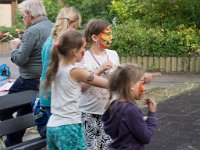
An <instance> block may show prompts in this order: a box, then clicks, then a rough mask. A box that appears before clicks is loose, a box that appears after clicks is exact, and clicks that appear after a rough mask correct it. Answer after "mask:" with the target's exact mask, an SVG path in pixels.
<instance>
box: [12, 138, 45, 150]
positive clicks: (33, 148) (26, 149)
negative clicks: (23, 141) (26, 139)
mask: <svg viewBox="0 0 200 150" xmlns="http://www.w3.org/2000/svg"><path fill="white" fill-rule="evenodd" d="M45 146H46V139H41V140H38V141H34V142H31V143H29V144H27V145H23V146H21V147H18V148H16V149H13V150H38V149H39V148H43V147H45Z"/></svg>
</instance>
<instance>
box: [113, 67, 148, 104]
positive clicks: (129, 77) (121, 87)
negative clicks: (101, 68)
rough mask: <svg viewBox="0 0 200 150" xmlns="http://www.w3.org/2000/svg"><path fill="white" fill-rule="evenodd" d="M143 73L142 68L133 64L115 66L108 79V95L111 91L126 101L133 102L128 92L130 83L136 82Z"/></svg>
mask: <svg viewBox="0 0 200 150" xmlns="http://www.w3.org/2000/svg"><path fill="white" fill-rule="evenodd" d="M143 75H144V70H143V69H142V68H141V67H140V66H138V65H135V64H124V65H120V66H118V67H117V69H116V70H115V71H114V72H113V73H112V75H111V78H110V79H109V91H110V97H112V95H113V93H115V94H117V95H119V97H118V98H122V97H123V100H125V101H126V102H131V103H135V101H134V99H133V97H132V96H131V94H130V93H129V86H130V83H131V82H133V83H137V82H138V81H139V80H140V79H141V78H142V76H143Z"/></svg>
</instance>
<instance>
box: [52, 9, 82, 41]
mask: <svg viewBox="0 0 200 150" xmlns="http://www.w3.org/2000/svg"><path fill="white" fill-rule="evenodd" d="M74 22H76V23H77V27H79V26H80V24H81V15H80V13H79V12H78V11H77V10H76V9H75V8H74V7H63V8H61V9H60V12H59V14H58V16H57V18H56V22H55V25H54V28H53V32H52V35H51V36H52V37H53V39H54V42H56V41H57V40H58V36H60V35H61V33H62V32H64V31H66V30H67V29H68V28H69V27H70V24H71V23H74Z"/></svg>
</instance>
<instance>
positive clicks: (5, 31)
mask: <svg viewBox="0 0 200 150" xmlns="http://www.w3.org/2000/svg"><path fill="white" fill-rule="evenodd" d="M0 32H1V34H0V41H1V42H8V41H10V40H12V39H13V38H17V37H18V34H17V31H16V28H15V27H5V26H1V27H0ZM9 34H10V35H11V36H9Z"/></svg>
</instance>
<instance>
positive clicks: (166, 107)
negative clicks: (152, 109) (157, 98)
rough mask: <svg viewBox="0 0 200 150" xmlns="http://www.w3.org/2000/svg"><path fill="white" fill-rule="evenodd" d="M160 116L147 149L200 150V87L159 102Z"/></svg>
mask: <svg viewBox="0 0 200 150" xmlns="http://www.w3.org/2000/svg"><path fill="white" fill-rule="evenodd" d="M158 118H159V120H158V122H159V124H158V128H157V131H156V134H155V136H154V137H153V139H152V142H151V143H150V145H148V146H147V148H146V149H147V150H200V88H199V89H196V90H193V91H190V92H187V93H184V94H181V95H179V96H175V97H172V98H170V99H168V100H167V101H164V102H161V103H159V105H158Z"/></svg>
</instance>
